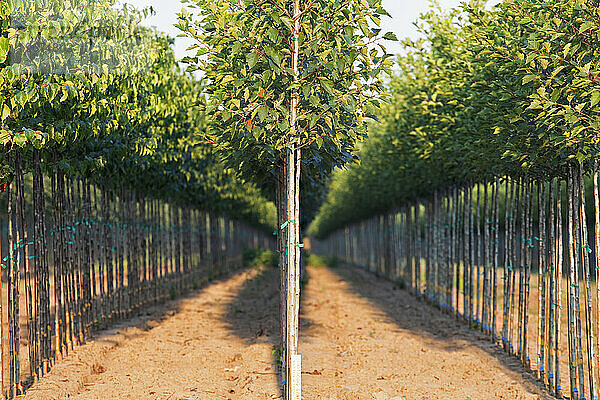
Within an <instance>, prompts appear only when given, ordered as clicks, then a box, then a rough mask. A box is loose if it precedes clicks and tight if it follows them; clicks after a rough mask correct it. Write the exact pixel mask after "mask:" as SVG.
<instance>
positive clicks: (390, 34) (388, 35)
mask: <svg viewBox="0 0 600 400" xmlns="http://www.w3.org/2000/svg"><path fill="white" fill-rule="evenodd" d="M383 38H384V39H385V40H390V41H392V42H397V41H398V37H397V36H396V34H395V33H393V32H387V33H386V34H385V35H383Z"/></svg>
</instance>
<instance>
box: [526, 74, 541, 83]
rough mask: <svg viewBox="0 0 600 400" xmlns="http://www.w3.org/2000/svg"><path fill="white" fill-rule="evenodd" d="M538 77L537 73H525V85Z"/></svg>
mask: <svg viewBox="0 0 600 400" xmlns="http://www.w3.org/2000/svg"><path fill="white" fill-rule="evenodd" d="M537 78H538V77H537V76H536V75H525V76H524V77H523V85H525V84H527V83H529V82H531V81H534V80H536V79H537Z"/></svg>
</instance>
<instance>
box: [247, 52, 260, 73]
mask: <svg viewBox="0 0 600 400" xmlns="http://www.w3.org/2000/svg"><path fill="white" fill-rule="evenodd" d="M246 62H247V63H248V67H249V68H250V69H252V68H254V66H255V65H256V63H257V62H258V54H256V53H248V54H246Z"/></svg>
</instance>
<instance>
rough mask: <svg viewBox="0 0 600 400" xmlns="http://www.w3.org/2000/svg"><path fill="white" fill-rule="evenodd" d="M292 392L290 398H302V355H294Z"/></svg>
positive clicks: (297, 399)
mask: <svg viewBox="0 0 600 400" xmlns="http://www.w3.org/2000/svg"><path fill="white" fill-rule="evenodd" d="M291 361H292V385H291V389H292V393H291V395H292V396H291V397H292V398H291V399H290V400H301V398H302V396H301V394H302V356H301V355H300V354H294V355H292V360H291Z"/></svg>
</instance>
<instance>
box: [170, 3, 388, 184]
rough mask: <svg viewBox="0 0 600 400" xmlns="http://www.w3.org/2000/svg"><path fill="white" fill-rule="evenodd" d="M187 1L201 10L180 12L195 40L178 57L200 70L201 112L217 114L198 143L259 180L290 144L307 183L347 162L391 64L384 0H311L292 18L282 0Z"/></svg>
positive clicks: (273, 172) (269, 174)
mask: <svg viewBox="0 0 600 400" xmlns="http://www.w3.org/2000/svg"><path fill="white" fill-rule="evenodd" d="M187 3H188V4H190V5H189V8H190V9H191V10H192V11H194V10H195V11H197V12H196V13H195V14H193V13H191V12H190V11H189V10H183V11H182V12H181V13H180V14H179V22H178V24H177V27H178V28H179V29H181V30H182V32H184V33H183V34H182V35H185V36H188V37H191V38H192V39H195V40H196V42H197V43H196V44H194V45H193V46H192V47H190V51H191V52H192V56H190V57H187V58H186V59H184V61H186V62H188V63H189V64H190V67H189V70H190V71H195V70H201V71H203V73H204V75H205V78H206V80H207V87H206V94H207V96H208V101H207V104H206V112H207V113H209V114H211V115H214V120H212V121H211V124H210V126H209V128H210V129H209V130H208V131H207V132H204V135H202V136H201V137H200V138H199V141H205V142H210V143H215V144H217V146H218V148H219V149H220V150H223V152H222V154H223V156H224V158H225V159H226V160H227V161H228V163H229V165H231V166H233V167H235V169H236V170H237V171H239V172H240V173H241V174H242V175H243V176H245V177H248V178H252V179H253V180H254V181H255V182H258V183H259V184H261V185H262V184H267V185H268V184H269V183H270V182H273V181H274V177H275V176H277V171H278V167H279V166H280V165H281V163H282V159H283V156H284V155H285V150H286V149H288V148H291V147H292V146H296V145H297V146H300V147H301V148H302V152H303V165H302V168H303V170H304V171H305V174H304V176H306V177H307V179H305V180H304V184H311V182H312V181H313V180H317V179H318V178H320V177H321V176H322V175H324V174H327V173H328V171H330V170H331V168H333V167H334V166H336V165H342V164H344V163H346V162H348V161H351V160H352V153H353V151H354V150H355V143H356V141H357V140H360V139H362V138H363V137H364V136H365V134H366V121H367V119H368V118H369V117H374V116H375V114H376V112H377V110H378V108H379V106H380V105H381V94H382V92H383V90H384V87H383V83H382V80H381V78H380V76H381V72H383V71H385V70H387V69H388V68H389V67H390V66H391V61H390V59H389V57H390V56H389V55H388V54H387V53H386V52H385V48H384V47H383V46H382V45H381V44H380V43H379V42H380V41H381V40H383V35H381V34H380V32H379V31H380V29H378V28H377V26H378V25H379V22H380V18H381V16H382V15H386V14H387V13H386V12H385V10H383V9H382V8H381V1H380V0H371V1H369V2H366V1H354V0H345V1H336V2H331V1H324V0H317V1H314V2H308V3H307V4H306V6H307V8H306V9H304V10H302V12H301V15H298V16H293V15H291V12H290V10H289V9H288V7H289V4H290V2H285V1H281V0H274V1H270V0H269V1H267V0H243V1H239V2H231V1H228V0H216V1H214V0H188V1H187ZM295 18H296V19H297V20H299V21H300V33H299V36H298V37H294V36H293V25H294V22H295ZM388 39H393V38H392V37H391V36H389V35H388ZM296 41H297V42H298V45H299V49H300V54H299V66H300V68H299V76H298V77H297V80H296V79H295V76H294V71H293V70H292V69H291V65H292V62H291V57H292V48H293V45H294V44H295V42H296ZM292 93H298V96H299V112H298V127H297V130H295V129H292V127H290V102H291V98H292V96H291V94H292ZM315 177H316V178H315Z"/></svg>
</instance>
